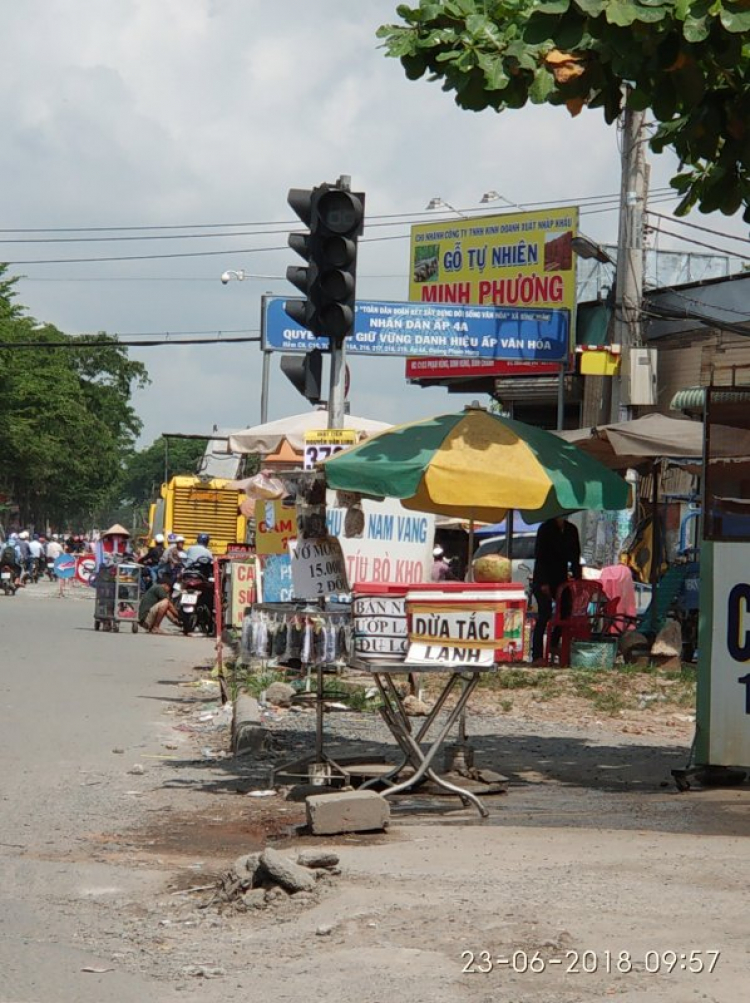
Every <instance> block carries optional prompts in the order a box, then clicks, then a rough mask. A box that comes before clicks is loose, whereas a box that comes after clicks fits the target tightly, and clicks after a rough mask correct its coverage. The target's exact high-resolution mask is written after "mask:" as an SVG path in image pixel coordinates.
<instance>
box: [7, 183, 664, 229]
mask: <svg viewBox="0 0 750 1003" xmlns="http://www.w3.org/2000/svg"><path fill="white" fill-rule="evenodd" d="M671 191H672V189H671V188H656V189H654V192H653V194H654V195H656V194H660V193H662V192H671ZM619 198H620V195H619V192H613V193H611V194H601V195H581V196H579V197H572V198H562V199H545V200H542V201H540V202H526V203H524V205H525V206H526V207H527V209H531V208H539V207H543V206H556V205H561V204H566V203H570V204H572V205H584V204H587V203H589V202H595V201H615V202H617V201H619ZM461 211H462V212H482V213H485V214H486V213H487V212H488V211H490V210H486V209H477V208H476V207H472V208H471V209H462V210H461ZM434 215H435V211H434V210H432V209H429V210H419V211H417V212H398V213H383V214H380V215H373V216H369V217H368V223H369V222H370V221H372V225H374V221H376V220H388V219H402V218H404V217H405V218H407V219H411V218H414V217H427V216H434ZM381 225H385V224H381ZM261 226H262V227H267V226H274V227H282V228H285V229H286V228H288V227H289V226H299V220H260V221H244V222H240V223H170V224H156V225H151V224H144V225H138V226H57V227H0V233H132V232H135V231H137V230H141V231H147V232H151V231H161V230H169V231H171V230H225V229H235V228H241V227H253V228H255V227H261ZM189 236H190V234H177V235H176V237H177V238H178V239H179V238H180V237H184V238H188V237H189ZM200 236H212V235H211V234H207V235H206V234H201V235H200ZM220 236H233V234H221V235H220ZM105 239H106V238H105ZM112 239H115V238H112ZM118 239H125V238H118ZM128 239H133V238H128ZM135 239H138V238H135ZM143 239H146V238H143ZM3 243H5V241H3Z"/></svg>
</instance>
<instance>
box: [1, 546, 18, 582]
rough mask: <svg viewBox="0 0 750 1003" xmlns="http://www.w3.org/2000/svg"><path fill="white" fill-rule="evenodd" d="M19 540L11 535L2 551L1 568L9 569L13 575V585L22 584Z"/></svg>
mask: <svg viewBox="0 0 750 1003" xmlns="http://www.w3.org/2000/svg"><path fill="white" fill-rule="evenodd" d="M17 540H18V538H17V537H16V536H15V535H13V534H11V536H9V537H8V539H7V540H6V542H5V546H4V547H3V548H2V551H0V567H4V568H8V569H9V570H10V571H11V572H12V574H13V583H14V584H15V585H20V584H21V565H20V564H19V563H18V551H17Z"/></svg>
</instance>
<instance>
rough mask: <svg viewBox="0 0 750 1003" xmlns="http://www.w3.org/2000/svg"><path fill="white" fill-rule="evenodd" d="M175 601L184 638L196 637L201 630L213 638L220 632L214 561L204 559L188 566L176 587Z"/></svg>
mask: <svg viewBox="0 0 750 1003" xmlns="http://www.w3.org/2000/svg"><path fill="white" fill-rule="evenodd" d="M173 597H174V598H173V602H174V605H175V607H176V608H177V612H178V614H179V617H180V624H181V626H182V632H183V634H192V632H193V631H194V630H195V629H196V628H197V629H198V630H200V631H202V632H203V633H204V634H205V635H206V637H212V636H213V634H214V633H215V631H216V621H215V619H214V575H213V561H212V560H210V558H206V557H201V558H198V560H197V561H193V563H192V564H189V565H187V566H186V567H185V568H184V569H183V572H182V576H181V577H180V581H179V582H177V583H175V586H174V592H173Z"/></svg>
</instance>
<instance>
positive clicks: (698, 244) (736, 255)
mask: <svg viewBox="0 0 750 1003" xmlns="http://www.w3.org/2000/svg"><path fill="white" fill-rule="evenodd" d="M657 233H660V234H664V236H666V237H674V238H675V240H681V241H682V242H683V243H685V244H693V245H695V247H705V248H707V249H708V250H709V251H718V253H719V254H727V255H729V256H730V257H732V258H739V259H740V260H742V261H750V255H748V254H740V253H739V252H738V251H727V249H726V248H725V247H717V245H716V244H707V243H706V242H705V241H703V240H696V239H695V237H685V236H683V234H681V233H675V231H674V230H665V229H663V228H662V227H660V228H659V230H658V231H657Z"/></svg>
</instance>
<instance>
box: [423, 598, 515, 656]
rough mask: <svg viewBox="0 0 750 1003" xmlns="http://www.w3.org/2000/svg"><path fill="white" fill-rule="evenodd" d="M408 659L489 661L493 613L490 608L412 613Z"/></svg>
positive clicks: (493, 627)
mask: <svg viewBox="0 0 750 1003" xmlns="http://www.w3.org/2000/svg"><path fill="white" fill-rule="evenodd" d="M409 639H410V641H411V644H410V645H409V654H408V661H410V662H412V661H416V662H439V663H445V664H450V665H453V664H460V663H465V664H468V665H492V664H493V662H494V660H495V648H496V646H497V642H496V640H495V613H494V611H492V610H467V609H458V610H450V611H449V610H440V611H430V612H420V613H414V614H413V615H412V622H411V631H410V634H409Z"/></svg>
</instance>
